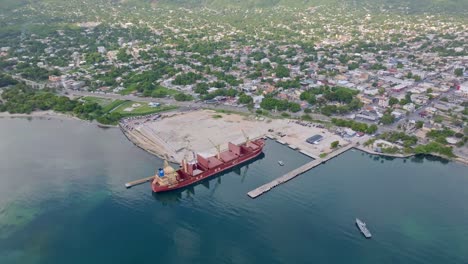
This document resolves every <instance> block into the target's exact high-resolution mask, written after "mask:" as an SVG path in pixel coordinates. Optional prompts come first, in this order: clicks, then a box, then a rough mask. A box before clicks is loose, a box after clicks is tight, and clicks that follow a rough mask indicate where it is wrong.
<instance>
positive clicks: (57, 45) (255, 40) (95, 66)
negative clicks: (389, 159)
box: [0, 4, 468, 158]
mask: <svg viewBox="0 0 468 264" xmlns="http://www.w3.org/2000/svg"><path fill="white" fill-rule="evenodd" d="M66 5H68V4H64V6H59V7H56V8H65V7H66ZM70 5H71V4H70ZM269 11H270V12H271V14H269V15H268V16H267V17H266V18H265V19H271V20H272V21H275V19H274V18H273V17H274V13H275V12H276V13H282V14H283V15H284V14H287V16H290V17H292V18H297V20H296V21H292V22H291V24H290V25H285V24H283V22H281V21H278V23H276V24H271V25H268V26H265V27H263V28H262V30H259V31H257V30H255V29H254V28H253V25H256V24H262V23H263V22H264V20H261V19H259V18H258V17H255V18H250V17H249V15H248V14H247V15H246V17H247V19H252V20H253V21H252V24H249V26H247V27H246V28H244V29H241V28H240V25H239V24H237V23H235V22H226V21H224V22H220V21H218V20H216V19H214V18H212V17H211V16H212V15H214V14H215V13H216V12H217V11H213V10H203V12H201V11H198V12H197V11H190V12H189V11H187V10H185V9H183V8H181V9H173V10H172V9H171V10H169V13H170V14H171V15H170V18H169V17H167V18H168V19H167V20H164V19H162V20H151V19H149V20H146V21H147V24H144V25H141V24H136V23H134V22H132V21H133V18H134V15H132V14H127V13H126V14H119V15H120V16H119V21H116V20H114V19H113V18H102V19H101V20H100V21H99V22H96V21H92V20H88V19H89V17H87V16H83V17H81V20H80V22H77V23H75V25H74V27H73V28H67V29H60V30H53V31H50V32H49V31H45V32H42V34H41V32H23V33H22V34H21V35H19V36H17V39H16V40H15V39H14V38H13V39H9V40H2V46H1V47H0V52H1V53H0V58H1V65H0V66H1V67H2V69H3V73H2V84H4V85H3V86H4V87H6V88H4V89H8V87H13V86H14V84H16V83H18V82H20V83H24V84H25V85H27V86H29V87H32V88H33V89H39V90H44V89H46V90H51V89H52V90H54V91H56V92H57V93H58V95H59V96H66V97H69V98H70V99H72V100H75V99H77V100H78V101H79V102H78V103H76V104H78V105H80V104H82V106H75V105H73V107H70V110H73V112H74V113H75V114H76V115H78V116H81V117H83V118H85V119H94V118H96V119H97V120H98V121H99V122H100V123H103V124H108V125H115V124H117V123H118V121H119V120H121V119H122V118H127V117H134V116H138V115H147V114H152V113H160V112H164V111H179V110H183V111H185V110H198V109H215V110H218V111H232V112H239V113H242V114H247V115H251V116H253V117H257V118H263V119H269V120H270V119H276V118H280V119H281V118H283V119H285V120H302V121H305V122H315V121H317V122H318V123H324V124H326V126H327V128H328V129H331V130H330V131H336V130H338V132H339V133H341V132H342V131H344V133H346V134H347V135H352V136H354V135H360V136H362V135H363V134H368V135H372V136H373V138H371V139H369V141H368V142H367V144H368V145H369V146H371V147H372V149H373V150H375V151H377V152H379V153H387V154H405V153H406V154H408V153H414V152H416V153H433V154H434V153H435V154H440V155H442V156H444V157H455V156H460V157H465V158H466V157H468V151H467V147H466V144H465V143H466V141H468V131H467V116H468V110H467V109H468V69H467V65H468V46H467V43H468V41H467V40H468V27H467V24H466V23H464V22H466V21H465V20H463V18H460V19H455V18H453V17H444V16H443V15H431V16H425V15H419V16H407V15H404V14H392V13H389V12H388V13H383V14H381V15H376V14H371V13H366V12H362V11H356V12H352V13H348V12H347V9H346V8H329V7H315V8H309V9H307V10H297V9H288V8H286V7H282V8H281V9H280V10H275V9H272V10H269ZM44 12H47V11H44ZM155 12H157V11H155ZM255 12H261V10H256V11H255ZM178 13H184V14H187V16H186V17H185V18H184V19H180V20H177V21H176V18H175V16H174V14H178ZM195 13H196V14H195ZM141 15H142V16H144V14H141ZM161 15H162V16H164V14H163V13H161ZM166 16H168V15H166ZM360 16H364V19H362V20H358V19H357V18H358V17H360ZM15 19H21V18H15ZM265 21H266V20H265ZM325 21H326V22H325ZM343 21H353V23H352V26H347V24H346V23H343ZM254 22H255V23H254ZM189 24H190V25H192V28H190V27H188V25H189ZM389 25H392V27H389ZM192 31H197V32H200V34H199V35H196V34H190V32H192ZM202 33H203V34H202ZM268 36H269V37H268ZM235 39H237V40H235ZM5 97H6V98H9V97H14V95H13V96H11V95H6V96H5ZM10 101H13V100H10ZM2 102H3V104H1V109H0V110H2V111H9V112H12V113H15V112H30V111H33V110H36V109H33V108H32V107H26V108H23V109H18V108H16V109H15V107H18V104H13V103H9V100H8V99H6V100H5V98H4V100H3V101H2ZM83 105H84V106H83ZM77 108H78V110H76V109H77ZM176 109H177V110H176ZM41 110H48V109H42V108H41ZM88 110H89V111H90V113H87V112H86V111H88ZM91 111H93V112H91ZM120 122H122V121H120ZM213 122H219V120H215V119H214V120H213ZM303 136H304V137H305V136H309V135H303ZM376 142H377V143H376Z"/></svg>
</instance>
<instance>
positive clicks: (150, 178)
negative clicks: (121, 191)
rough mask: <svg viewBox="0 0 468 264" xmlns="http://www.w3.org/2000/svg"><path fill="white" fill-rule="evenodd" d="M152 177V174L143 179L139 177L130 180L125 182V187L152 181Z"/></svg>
mask: <svg viewBox="0 0 468 264" xmlns="http://www.w3.org/2000/svg"><path fill="white" fill-rule="evenodd" d="M153 179H154V176H151V177H147V178H144V179H139V180H136V181H131V182H127V183H126V184H125V187H126V188H131V187H133V186H135V185H140V184H143V183H145V182H149V181H152V180H153Z"/></svg>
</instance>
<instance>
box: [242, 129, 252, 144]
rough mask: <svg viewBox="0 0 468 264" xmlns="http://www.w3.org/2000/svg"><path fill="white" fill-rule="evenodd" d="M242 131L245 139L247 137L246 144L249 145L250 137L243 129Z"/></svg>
mask: <svg viewBox="0 0 468 264" xmlns="http://www.w3.org/2000/svg"><path fill="white" fill-rule="evenodd" d="M241 130H242V134H243V135H244V137H245V143H246V144H247V143H249V142H250V138H249V136H247V133H245V131H244V129H241Z"/></svg>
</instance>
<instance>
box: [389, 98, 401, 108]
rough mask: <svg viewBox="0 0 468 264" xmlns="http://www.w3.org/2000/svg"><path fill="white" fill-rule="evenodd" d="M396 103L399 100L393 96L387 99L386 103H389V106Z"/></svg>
mask: <svg viewBox="0 0 468 264" xmlns="http://www.w3.org/2000/svg"><path fill="white" fill-rule="evenodd" d="M398 103H399V101H398V99H397V98H395V97H390V99H389V101H388V104H389V105H390V106H392V105H395V104H398Z"/></svg>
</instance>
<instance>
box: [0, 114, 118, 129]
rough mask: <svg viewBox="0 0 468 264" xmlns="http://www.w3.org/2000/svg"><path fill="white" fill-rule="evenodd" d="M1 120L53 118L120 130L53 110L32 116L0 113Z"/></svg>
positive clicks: (115, 126)
mask: <svg viewBox="0 0 468 264" xmlns="http://www.w3.org/2000/svg"><path fill="white" fill-rule="evenodd" d="M1 118H34V119H39V120H49V119H52V118H53V119H58V120H75V121H80V122H86V123H90V124H96V125H97V126H98V127H101V128H118V126H117V125H104V124H101V123H99V122H95V121H89V120H84V119H81V118H78V117H76V116H74V115H70V114H64V113H59V112H55V111H53V110H47V111H34V112H31V113H30V114H20V113H15V114H12V113H9V112H0V119H1Z"/></svg>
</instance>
